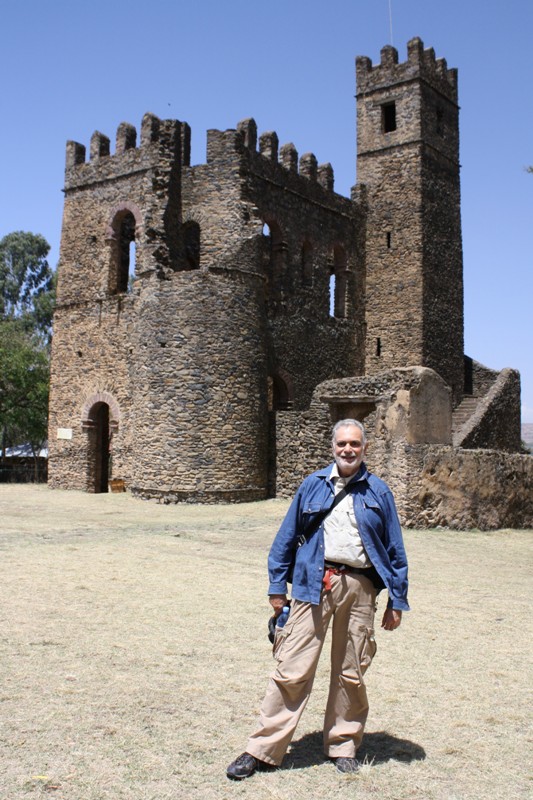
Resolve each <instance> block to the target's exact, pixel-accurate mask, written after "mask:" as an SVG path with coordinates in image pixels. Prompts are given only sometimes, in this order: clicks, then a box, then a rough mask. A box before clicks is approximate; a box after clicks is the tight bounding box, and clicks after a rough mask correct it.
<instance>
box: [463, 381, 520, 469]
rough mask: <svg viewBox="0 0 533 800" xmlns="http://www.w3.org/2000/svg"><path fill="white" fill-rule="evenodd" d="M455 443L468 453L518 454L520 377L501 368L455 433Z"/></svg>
mask: <svg viewBox="0 0 533 800" xmlns="http://www.w3.org/2000/svg"><path fill="white" fill-rule="evenodd" d="M456 444H458V446H460V447H464V448H467V449H469V450H472V449H476V448H491V449H493V450H503V451H504V452H507V453H517V452H519V451H520V445H521V431H520V374H519V373H518V372H517V370H515V369H503V370H502V371H501V372H500V373H499V374H498V377H497V378H496V380H495V381H494V383H493V384H492V386H490V388H489V390H488V392H487V393H486V395H485V396H483V397H482V400H481V401H480V403H479V404H478V407H477V409H476V411H475V413H474V414H473V415H472V417H471V418H470V419H469V420H467V422H466V423H465V425H464V426H463V428H462V429H461V430H460V431H458V434H457V437H456Z"/></svg>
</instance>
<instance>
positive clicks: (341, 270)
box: [329, 245, 348, 319]
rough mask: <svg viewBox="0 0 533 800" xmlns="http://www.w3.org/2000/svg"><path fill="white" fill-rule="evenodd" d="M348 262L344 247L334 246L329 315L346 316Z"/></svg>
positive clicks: (339, 317) (330, 278)
mask: <svg viewBox="0 0 533 800" xmlns="http://www.w3.org/2000/svg"><path fill="white" fill-rule="evenodd" d="M347 288H348V285H347V262H346V253H345V251H344V248H343V247H340V246H339V245H335V247H334V248H333V263H332V265H331V267H330V275H329V315H330V317H336V318H338V319H343V318H344V317H346V291H347Z"/></svg>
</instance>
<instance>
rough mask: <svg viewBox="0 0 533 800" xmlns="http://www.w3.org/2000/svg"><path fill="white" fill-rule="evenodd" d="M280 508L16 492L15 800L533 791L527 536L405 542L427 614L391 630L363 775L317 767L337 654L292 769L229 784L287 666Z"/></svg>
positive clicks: (3, 538) (375, 679)
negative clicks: (275, 568) (232, 767)
mask: <svg viewBox="0 0 533 800" xmlns="http://www.w3.org/2000/svg"><path fill="white" fill-rule="evenodd" d="M286 508H287V502H286V501H281V500H270V501H265V502H261V503H249V504H245V505H228V506H195V505H180V506H164V505H158V504H156V503H152V502H143V501H140V500H134V499H133V498H131V497H130V495H128V494H121V495H113V494H110V495H86V494H82V493H79V492H59V491H55V492H54V491H51V490H49V489H47V487H45V486H36V487H34V486H27V485H18V486H1V487H0V623H1V624H0V798H2V800H22V799H23V798H31V797H54V798H57V799H58V800H82V799H83V800H104V799H105V800H107V799H108V798H109V800H167V798H168V799H169V800H170V798H173V799H174V798H184V799H185V798H188V799H189V798H190V800H203V799H204V798H206V799H211V798H213V800H226V799H229V798H250V799H252V798H253V800H267V799H268V800H271V799H272V798H276V799H277V800H304V798H305V799H306V800H308V798H319V797H322V796H323V795H325V796H327V797H329V796H334V797H335V800H345V799H347V798H354V797H357V798H358V800H370V798H375V797H379V798H380V800H408V799H409V800H484V799H485V798H486V799H487V800H489V798H490V800H518V798H520V800H522V798H528V797H531V796H532V789H533V786H532V773H531V752H532V750H531V708H532V707H533V704H532V697H531V662H532V658H531V656H532V641H533V625H532V615H531V611H530V608H531V594H532V581H531V563H532V558H531V555H532V541H533V536H532V534H533V531H511V530H503V531H496V532H491V533H481V532H466V533H458V532H451V531H444V530H439V531H406V532H405V541H406V547H407V551H408V555H409V558H410V572H411V575H410V576H411V591H410V602H411V606H412V611H411V612H409V613H408V614H406V615H405V616H404V621H403V623H402V626H401V627H400V628H399V629H398V630H397V631H395V632H394V633H387V632H384V631H381V630H379V631H378V632H377V640H378V654H377V656H376V658H375V660H374V663H373V665H372V667H371V669H370V671H369V672H368V673H367V682H368V687H369V696H370V702H371V712H370V718H369V723H368V727H367V732H366V735H365V738H364V740H363V745H362V749H361V751H360V753H359V755H360V757H362V758H363V759H364V760H365V766H364V767H363V769H362V770H361V772H360V773H359V774H358V775H355V776H343V775H339V774H338V773H337V772H336V771H335V769H334V767H333V766H332V764H331V763H329V762H327V761H325V760H324V758H323V756H322V750H321V733H320V731H321V722H322V715H323V710H324V705H325V697H326V692H327V683H328V663H327V661H328V659H327V653H326V650H325V652H324V654H323V657H322V660H321V663H320V666H319V671H318V674H317V678H316V681H315V688H314V691H313V694H312V696H311V699H310V702H309V705H308V707H307V709H306V711H305V713H304V716H303V718H302V722H301V724H300V727H299V728H298V730H297V732H296V737H295V740H294V742H293V745H292V747H291V749H290V751H289V753H288V755H287V757H286V759H285V762H284V764H283V767H282V768H281V769H279V770H276V771H272V772H268V773H259V774H256V775H255V776H254V777H253V778H251V779H250V780H248V781H244V782H239V783H236V782H230V781H228V780H227V779H226V777H225V767H226V765H227V763H228V762H229V761H231V760H232V759H233V758H234V757H235V756H236V755H238V754H239V753H240V752H242V750H243V749H244V746H245V742H246V739H247V736H248V733H249V732H250V730H251V728H252V727H253V725H254V721H255V719H256V716H257V711H258V708H259V704H260V702H261V699H262V695H263V692H264V689H265V686H266V682H267V679H268V675H269V672H270V671H271V669H272V667H273V660H272V656H271V652H270V649H269V644H268V641H267V637H266V623H267V619H268V616H269V606H268V603H267V599H266V554H267V552H268V548H269V545H270V542H271V540H272V537H273V535H274V534H275V531H276V530H277V527H278V525H279V523H280V521H281V519H282V517H283V514H284V512H285V510H286ZM383 604H384V598H382V599H381V601H380V606H381V609H380V610H379V611H378V616H379V615H380V614H381V613H382V610H383ZM326 649H327V643H326Z"/></svg>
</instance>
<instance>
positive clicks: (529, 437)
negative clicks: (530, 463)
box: [522, 422, 533, 453]
mask: <svg viewBox="0 0 533 800" xmlns="http://www.w3.org/2000/svg"><path fill="white" fill-rule="evenodd" d="M522 441H523V442H525V443H526V445H527V446H528V447H529V449H530V451H531V452H532V453H533V422H524V423H523V424H522Z"/></svg>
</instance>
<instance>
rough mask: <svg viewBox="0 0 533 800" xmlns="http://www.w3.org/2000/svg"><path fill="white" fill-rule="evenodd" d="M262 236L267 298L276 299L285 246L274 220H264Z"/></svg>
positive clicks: (279, 291)
mask: <svg viewBox="0 0 533 800" xmlns="http://www.w3.org/2000/svg"><path fill="white" fill-rule="evenodd" d="M263 237H264V246H263V252H264V260H265V273H266V278H267V289H266V291H267V298H268V299H273V300H277V299H279V298H280V297H281V282H282V278H283V272H284V269H283V267H284V263H285V250H286V246H285V244H284V242H283V235H282V232H281V228H280V226H279V225H278V223H277V222H276V221H275V220H268V221H265V223H264V225H263Z"/></svg>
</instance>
